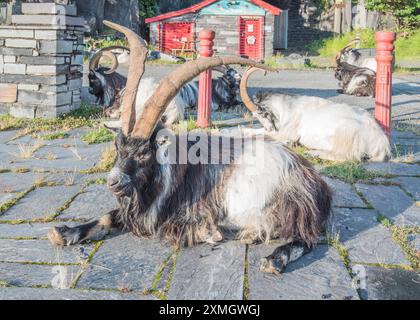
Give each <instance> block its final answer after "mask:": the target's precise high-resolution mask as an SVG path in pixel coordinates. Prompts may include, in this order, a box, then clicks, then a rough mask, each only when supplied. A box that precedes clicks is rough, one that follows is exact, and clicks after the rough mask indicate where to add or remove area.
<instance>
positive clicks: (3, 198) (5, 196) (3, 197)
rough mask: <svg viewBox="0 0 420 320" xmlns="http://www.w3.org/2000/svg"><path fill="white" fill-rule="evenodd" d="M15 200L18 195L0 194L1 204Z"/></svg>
mask: <svg viewBox="0 0 420 320" xmlns="http://www.w3.org/2000/svg"><path fill="white" fill-rule="evenodd" d="M13 198H16V194H14V193H0V204H2V203H4V202H6V201H9V200H11V199H13Z"/></svg>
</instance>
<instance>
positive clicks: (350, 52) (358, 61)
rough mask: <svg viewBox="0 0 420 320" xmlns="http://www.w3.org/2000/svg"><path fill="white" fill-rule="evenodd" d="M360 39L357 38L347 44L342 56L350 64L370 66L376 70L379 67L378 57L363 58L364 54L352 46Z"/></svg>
mask: <svg viewBox="0 0 420 320" xmlns="http://www.w3.org/2000/svg"><path fill="white" fill-rule="evenodd" d="M356 41H358V40H357V39H355V40H353V41H351V42H350V43H349V44H348V45H347V46H345V48H344V50H343V53H342V58H343V60H344V61H345V62H347V63H348V64H351V65H353V66H356V67H359V68H368V69H370V70H372V71H375V72H376V69H377V67H378V64H377V62H376V58H374V57H366V58H363V57H362V54H361V53H360V52H359V51H358V50H357V49H353V48H351V47H350V46H351V45H353V43H354V42H356Z"/></svg>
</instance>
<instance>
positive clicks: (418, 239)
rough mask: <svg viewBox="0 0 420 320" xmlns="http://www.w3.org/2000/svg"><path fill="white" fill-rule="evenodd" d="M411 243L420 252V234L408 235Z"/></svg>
mask: <svg viewBox="0 0 420 320" xmlns="http://www.w3.org/2000/svg"><path fill="white" fill-rule="evenodd" d="M408 241H409V242H410V245H411V246H413V248H414V249H416V251H418V252H419V253H420V234H410V235H409V236H408Z"/></svg>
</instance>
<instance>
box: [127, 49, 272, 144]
mask: <svg viewBox="0 0 420 320" xmlns="http://www.w3.org/2000/svg"><path fill="white" fill-rule="evenodd" d="M224 64H240V65H248V66H255V67H259V68H261V69H264V70H273V69H272V68H270V67H267V66H265V65H263V64H260V63H257V62H256V61H254V60H250V59H243V58H238V57H235V56H223V57H211V58H200V59H197V60H193V61H189V62H187V63H185V64H183V65H181V66H180V67H179V68H177V69H176V70H174V71H172V72H171V73H169V74H168V75H167V76H166V77H164V78H163V79H162V81H161V82H160V84H159V86H158V88H157V89H156V91H155V92H154V94H153V95H152V96H151V97H150V98H149V99H148V100H147V101H146V104H145V105H144V109H143V110H144V111H143V113H142V114H141V116H140V117H139V119H138V120H137V122H136V124H135V126H134V129H133V132H132V136H133V137H138V138H142V139H149V138H150V136H151V134H152V132H153V130H154V128H155V126H156V124H157V122H158V121H159V119H160V117H161V115H162V113H163V112H164V111H165V109H166V107H167V105H168V104H169V102H171V100H172V99H173V98H174V97H175V95H176V94H177V93H178V91H179V90H180V89H181V88H182V86H184V85H185V84H186V83H187V82H189V81H191V80H192V79H194V78H195V77H196V76H198V75H199V74H200V73H202V72H203V71H206V70H208V69H210V68H214V67H217V66H221V65H224Z"/></svg>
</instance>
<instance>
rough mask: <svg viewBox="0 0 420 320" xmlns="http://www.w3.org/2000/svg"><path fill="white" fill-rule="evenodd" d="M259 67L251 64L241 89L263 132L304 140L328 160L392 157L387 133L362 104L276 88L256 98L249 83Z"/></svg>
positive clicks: (293, 140)
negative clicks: (284, 92)
mask: <svg viewBox="0 0 420 320" xmlns="http://www.w3.org/2000/svg"><path fill="white" fill-rule="evenodd" d="M258 70H261V69H258V68H255V67H251V68H248V69H247V70H246V71H245V73H244V74H243V76H242V81H241V86H240V87H241V88H240V92H241V97H242V101H243V102H244V104H245V106H246V107H247V108H248V110H250V111H251V112H252V114H253V115H254V116H255V117H256V118H257V119H258V120H259V121H260V122H261V124H262V125H263V127H264V131H263V132H265V133H268V134H269V135H270V136H271V137H272V138H274V139H276V140H280V141H282V142H284V143H289V144H294V143H300V144H302V145H303V146H305V147H307V148H309V149H312V150H313V151H312V154H314V155H317V156H319V157H321V158H323V159H326V160H339V161H343V160H357V161H362V160H368V161H379V162H382V161H386V160H388V159H389V158H390V156H391V146H390V143H389V140H388V138H387V136H386V135H385V133H384V132H383V130H382V129H381V127H380V126H379V125H378V123H377V122H376V121H375V119H374V118H373V117H372V116H371V115H370V114H369V112H367V111H366V110H364V109H362V108H358V107H355V106H350V105H347V104H344V103H336V102H333V101H330V100H328V99H323V98H319V97H310V96H294V95H288V94H283V93H273V92H265V93H259V94H257V99H256V101H255V102H254V101H253V100H252V99H251V98H250V96H249V95H248V92H247V86H248V80H249V77H250V76H251V75H252V74H253V73H254V72H256V71H258ZM262 71H265V70H262ZM243 131H244V130H243ZM246 131H248V132H251V133H252V134H254V133H255V130H249V129H245V132H246Z"/></svg>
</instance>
